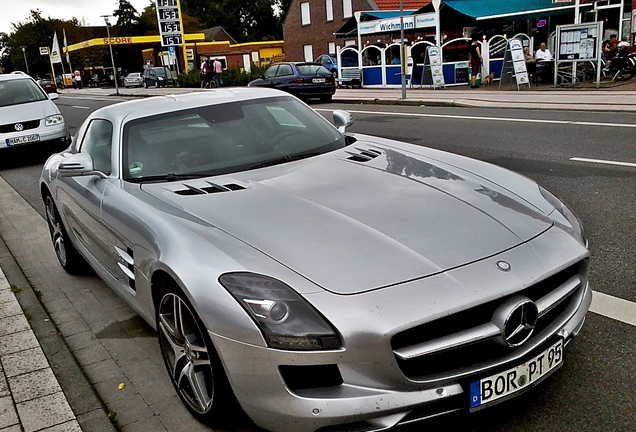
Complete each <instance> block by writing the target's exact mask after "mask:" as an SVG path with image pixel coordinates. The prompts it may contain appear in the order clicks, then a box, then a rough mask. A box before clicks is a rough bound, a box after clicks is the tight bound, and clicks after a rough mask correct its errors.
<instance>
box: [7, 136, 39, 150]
mask: <svg viewBox="0 0 636 432" xmlns="http://www.w3.org/2000/svg"><path fill="white" fill-rule="evenodd" d="M5 141H6V143H7V146H8V147H10V146H14V145H20V144H27V143H32V142H37V141H40V135H38V134H33V135H27V136H21V137H17V138H7V139H6V140H5Z"/></svg>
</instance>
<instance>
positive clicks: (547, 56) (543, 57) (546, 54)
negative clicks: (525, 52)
mask: <svg viewBox="0 0 636 432" xmlns="http://www.w3.org/2000/svg"><path fill="white" fill-rule="evenodd" d="M534 58H535V59H536V60H537V63H539V62H542V61H551V60H552V54H551V53H550V50H549V49H547V48H546V46H545V42H542V43H541V45H540V46H539V49H538V50H537V52H536V53H534Z"/></svg>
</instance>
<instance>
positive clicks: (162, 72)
mask: <svg viewBox="0 0 636 432" xmlns="http://www.w3.org/2000/svg"><path fill="white" fill-rule="evenodd" d="M152 71H153V72H154V73H155V75H161V76H165V75H166V71H165V70H164V69H163V68H152Z"/></svg>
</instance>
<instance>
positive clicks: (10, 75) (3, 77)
mask: <svg viewBox="0 0 636 432" xmlns="http://www.w3.org/2000/svg"><path fill="white" fill-rule="evenodd" d="M19 79H24V80H32V79H33V78H31V77H30V76H29V75H27V74H25V73H14V72H11V73H8V74H0V81H12V80H19Z"/></svg>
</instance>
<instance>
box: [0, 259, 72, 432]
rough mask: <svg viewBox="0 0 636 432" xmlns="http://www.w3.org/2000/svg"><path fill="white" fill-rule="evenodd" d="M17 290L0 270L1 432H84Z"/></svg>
mask: <svg viewBox="0 0 636 432" xmlns="http://www.w3.org/2000/svg"><path fill="white" fill-rule="evenodd" d="M12 288H13V289H12ZM15 290H16V289H15V287H11V286H10V285H9V282H8V281H7V279H6V277H5V275H4V273H3V272H2V269H0V430H1V431H2V432H5V431H6V432H21V431H24V432H35V431H40V432H77V431H79V432H81V431H82V429H81V428H80V426H79V423H78V422H77V419H76V417H75V414H74V413H73V411H72V410H71V407H70V406H69V403H68V401H67V399H66V396H65V395H64V393H63V392H62V389H61V387H60V385H59V383H58V381H57V379H56V377H55V375H54V374H53V370H52V369H51V367H50V366H49V363H48V360H47V359H46V357H45V355H44V352H43V351H42V348H41V347H40V344H39V342H38V340H37V339H36V337H35V335H34V334H33V331H32V330H31V326H30V325H29V322H28V321H27V318H26V317H25V315H24V313H23V312H22V308H21V307H20V304H19V303H18V301H17V299H16V297H15V294H14V292H13V291H15Z"/></svg>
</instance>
